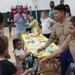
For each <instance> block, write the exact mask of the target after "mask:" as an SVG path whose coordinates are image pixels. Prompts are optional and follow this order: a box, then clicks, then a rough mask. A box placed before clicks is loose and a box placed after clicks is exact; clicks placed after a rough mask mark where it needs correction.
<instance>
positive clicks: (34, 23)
mask: <svg viewBox="0 0 75 75" xmlns="http://www.w3.org/2000/svg"><path fill="white" fill-rule="evenodd" d="M30 21H31V22H30V24H29V27H31V33H37V32H39V30H40V28H39V26H38V22H37V21H36V20H35V19H34V17H33V16H31V17H30Z"/></svg>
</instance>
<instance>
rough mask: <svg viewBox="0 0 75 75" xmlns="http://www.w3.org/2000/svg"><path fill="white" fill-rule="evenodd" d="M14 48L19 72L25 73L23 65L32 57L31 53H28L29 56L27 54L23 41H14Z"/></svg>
mask: <svg viewBox="0 0 75 75" xmlns="http://www.w3.org/2000/svg"><path fill="white" fill-rule="evenodd" d="M13 47H14V55H15V59H16V66H17V69H18V72H19V73H23V67H22V63H23V61H24V60H25V58H26V57H27V56H29V55H30V53H29V52H28V53H27V54H25V52H24V50H23V49H22V41H21V39H18V38H16V39H13Z"/></svg>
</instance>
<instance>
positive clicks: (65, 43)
mask: <svg viewBox="0 0 75 75" xmlns="http://www.w3.org/2000/svg"><path fill="white" fill-rule="evenodd" d="M69 42H70V36H68V37H67V38H66V40H65V41H64V43H63V44H62V46H61V47H60V49H62V50H64V51H66V50H67V49H68V48H69Z"/></svg>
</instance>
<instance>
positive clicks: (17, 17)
mask: <svg viewBox="0 0 75 75" xmlns="http://www.w3.org/2000/svg"><path fill="white" fill-rule="evenodd" d="M19 18H20V16H19V15H18V16H17V14H15V15H14V23H16V22H18V20H19Z"/></svg>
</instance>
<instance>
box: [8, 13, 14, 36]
mask: <svg viewBox="0 0 75 75" xmlns="http://www.w3.org/2000/svg"><path fill="white" fill-rule="evenodd" d="M7 22H8V27H9V37H11V31H12V22H13V20H12V16H11V13H10V12H7Z"/></svg>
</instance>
